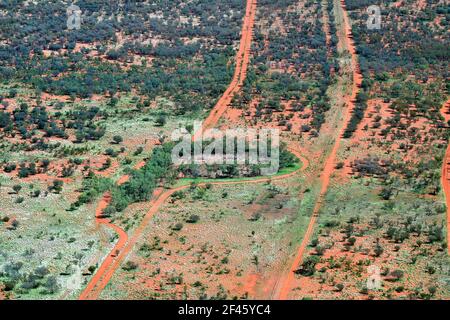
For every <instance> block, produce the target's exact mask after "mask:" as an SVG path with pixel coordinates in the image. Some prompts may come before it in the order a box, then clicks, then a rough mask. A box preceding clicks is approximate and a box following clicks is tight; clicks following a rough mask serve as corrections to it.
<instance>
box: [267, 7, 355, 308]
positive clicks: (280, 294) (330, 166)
mask: <svg viewBox="0 0 450 320" xmlns="http://www.w3.org/2000/svg"><path fill="white" fill-rule="evenodd" d="M341 7H342V10H343V13H344V14H343V17H344V28H345V30H346V32H345V33H346V41H345V42H346V48H347V49H348V51H349V52H350V54H351V56H352V70H353V86H352V94H351V96H349V97H347V101H346V105H347V108H346V109H345V112H344V121H343V123H342V125H341V128H340V130H339V133H338V134H339V135H338V136H337V138H336V141H335V143H334V146H333V149H332V150H331V153H330V155H329V156H328V158H327V160H326V162H325V167H324V169H323V172H322V175H321V177H320V180H321V184H322V186H321V189H320V194H319V197H318V199H317V201H316V204H315V206H314V210H313V214H312V217H311V220H310V222H309V225H308V228H307V230H306V233H305V236H304V237H303V240H302V243H301V244H300V247H299V249H298V252H297V255H296V257H295V259H294V261H293V262H292V265H291V267H290V269H289V270H288V272H287V274H285V275H283V276H282V277H281V279H280V280H279V281H278V282H277V284H276V287H275V289H274V290H273V296H272V298H273V299H279V300H286V299H287V298H288V295H289V292H290V290H291V288H292V283H293V280H294V271H295V270H296V269H297V268H298V266H299V265H300V264H301V263H302V259H303V255H304V253H305V249H306V246H307V245H308V243H309V242H310V239H311V236H312V235H313V232H314V226H315V224H316V222H317V217H318V214H319V211H320V208H321V206H322V202H323V200H324V197H325V195H326V193H327V190H328V186H329V184H330V177H331V175H332V173H333V171H334V167H335V161H336V154H337V151H338V150H339V146H340V143H341V140H342V135H343V134H344V131H345V128H346V127H347V124H348V123H349V121H350V118H351V114H352V110H353V109H354V102H355V99H356V95H357V93H358V91H359V88H360V87H361V83H362V75H361V72H360V69H359V65H358V58H357V55H356V50H355V45H354V42H353V40H352V38H353V36H352V33H351V27H350V22H349V19H348V14H347V11H346V8H345V4H344V1H341Z"/></svg>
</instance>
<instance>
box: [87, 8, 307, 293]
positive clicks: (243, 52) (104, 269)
mask: <svg viewBox="0 0 450 320" xmlns="http://www.w3.org/2000/svg"><path fill="white" fill-rule="evenodd" d="M256 7H257V2H256V0H247V6H246V13H245V17H244V21H243V26H242V34H241V41H240V45H239V50H238V53H237V55H236V58H235V59H236V65H235V72H234V75H233V79H232V81H231V83H230V84H229V86H228V88H227V89H226V91H225V93H224V94H223V95H222V97H221V98H220V99H219V101H218V102H217V104H216V105H215V107H214V108H213V109H212V110H211V113H210V114H209V116H208V117H207V118H206V120H205V121H204V123H203V126H202V128H201V129H200V130H198V131H197V132H196V133H195V134H194V137H193V139H194V140H196V139H197V138H199V137H200V136H201V135H202V133H203V131H204V129H206V128H210V127H213V126H214V125H216V124H217V122H218V121H219V119H220V117H221V116H222V115H223V113H224V112H225V111H226V110H227V107H228V105H229V104H230V102H231V100H232V98H233V95H234V94H235V93H236V92H238V91H239V89H240V88H241V87H242V84H243V82H244V80H245V77H246V75H247V68H248V63H249V60H250V49H251V43H252V35H253V26H254V21H255V16H256ZM300 159H301V160H302V159H304V158H300ZM302 161H303V160H302ZM305 161H306V160H305ZM304 163H307V162H304ZM305 168H306V166H305V165H303V167H302V168H301V169H302V170H304V169H305ZM293 174H295V172H294V173H290V174H287V175H285V176H283V177H281V176H280V177H277V178H279V179H281V178H287V177H288V176H291V175H293ZM128 179H129V177H127V176H123V177H121V178H120V179H119V183H125V182H126V181H128ZM268 180H270V178H268V179H258V180H254V181H240V182H236V183H260V182H265V181H268ZM214 184H235V183H234V182H217V183H214ZM185 188H187V186H183V187H179V188H175V189H171V190H168V191H166V192H164V193H162V190H161V189H158V190H156V191H155V194H154V196H156V200H154V201H152V203H151V205H152V208H151V209H150V210H149V211H148V213H147V214H146V215H145V217H144V219H143V220H142V222H141V224H140V225H139V226H138V228H137V229H136V230H135V232H134V234H133V236H132V237H131V238H130V240H129V241H127V234H126V233H125V232H124V231H123V230H122V229H121V228H120V227H118V226H116V225H113V224H111V223H110V221H109V220H108V219H102V220H100V221H99V220H98V218H97V222H98V223H102V224H105V225H107V226H108V227H111V228H113V229H114V230H116V232H117V233H118V234H119V241H118V243H117V244H116V246H115V247H114V248H113V250H112V253H111V254H110V255H108V257H107V258H106V259H105V260H104V261H103V263H102V265H101V266H100V268H99V269H98V270H97V272H96V273H95V275H94V277H93V278H92V279H91V281H90V282H89V284H88V285H87V287H86V288H85V290H84V291H83V292H82V294H81V295H80V298H79V299H80V300H86V299H97V298H98V296H99V295H100V293H101V292H102V291H103V289H104V288H105V286H106V285H107V284H108V282H109V280H110V279H111V277H112V276H113V274H114V272H115V271H116V270H117V268H118V267H119V266H120V263H121V262H122V261H123V260H124V258H125V257H126V256H127V255H128V253H129V252H130V250H131V249H132V248H133V246H134V244H135V243H136V241H137V240H138V239H139V237H140V236H141V234H142V232H143V231H144V229H145V227H146V226H147V225H148V223H149V222H150V220H151V219H152V217H153V215H154V214H155V213H156V212H157V211H158V209H159V207H160V206H161V205H162V204H163V203H164V202H165V201H166V200H167V199H168V198H169V197H170V196H171V195H172V194H173V193H174V192H176V191H179V190H183V189H185ZM105 197H107V195H105V196H104V198H103V199H102V201H101V202H100V204H99V208H97V216H98V215H99V212H100V213H101V211H102V210H103V209H104V208H102V207H106V206H107V203H108V202H107V201H108V199H107V198H105ZM125 243H127V245H126V247H125V248H124V249H123V250H122V248H123V246H124V244H125ZM116 253H117V257H115V255H116Z"/></svg>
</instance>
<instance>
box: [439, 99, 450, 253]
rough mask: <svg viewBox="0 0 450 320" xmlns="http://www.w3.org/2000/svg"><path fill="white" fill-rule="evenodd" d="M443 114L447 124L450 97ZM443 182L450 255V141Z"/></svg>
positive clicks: (443, 169)
mask: <svg viewBox="0 0 450 320" xmlns="http://www.w3.org/2000/svg"><path fill="white" fill-rule="evenodd" d="M441 114H442V116H443V117H444V119H445V122H446V124H447V122H448V121H449V120H450V99H449V100H447V102H446V103H445V104H444V105H443V107H442V108H441ZM441 183H442V188H443V190H444V195H445V201H446V204H447V254H448V255H450V143H449V144H448V146H447V151H446V153H445V156H444V160H443V163H442V174H441Z"/></svg>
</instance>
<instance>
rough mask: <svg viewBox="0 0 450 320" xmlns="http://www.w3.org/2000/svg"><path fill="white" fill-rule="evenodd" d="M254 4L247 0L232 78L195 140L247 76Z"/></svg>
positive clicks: (252, 1)
mask: <svg viewBox="0 0 450 320" xmlns="http://www.w3.org/2000/svg"><path fill="white" fill-rule="evenodd" d="M256 6H257V2H256V0H247V7H246V11H245V17H244V21H243V25H242V31H241V41H240V45H239V50H238V52H237V54H236V58H235V59H236V62H235V63H236V65H235V70H234V75H233V79H232V80H231V83H230V84H229V85H228V88H227V89H226V90H225V92H224V94H223V95H222V96H221V97H220V99H219V100H218V101H217V103H216V105H215V106H214V108H213V109H212V110H211V112H210V113H209V115H208V117H207V118H206V119H205V120H204V121H203V127H202V130H198V131H197V132H196V133H195V134H194V137H193V139H194V140H197V139H198V138H199V137H200V136H201V134H202V132H203V131H204V130H205V129H207V128H211V127H214V126H215V125H216V124H217V122H218V121H219V119H220V118H221V117H222V115H223V114H224V112H225V111H226V110H227V107H228V106H229V105H230V103H231V100H232V99H233V96H234V94H235V93H237V92H238V91H239V90H240V88H241V87H242V85H243V84H244V80H245V77H246V76H247V69H248V63H249V61H250V49H251V46H252V36H253V26H254V24H255V16H256Z"/></svg>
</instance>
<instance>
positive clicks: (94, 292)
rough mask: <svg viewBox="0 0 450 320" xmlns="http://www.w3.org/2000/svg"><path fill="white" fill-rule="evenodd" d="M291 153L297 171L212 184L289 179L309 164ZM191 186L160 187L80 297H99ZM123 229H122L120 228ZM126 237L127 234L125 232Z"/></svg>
mask: <svg viewBox="0 0 450 320" xmlns="http://www.w3.org/2000/svg"><path fill="white" fill-rule="evenodd" d="M288 149H289V151H290V152H291V153H293V154H294V155H295V156H296V157H297V158H299V159H300V161H301V162H302V164H303V165H302V167H301V168H299V169H297V170H296V171H293V172H290V173H287V174H284V175H280V176H274V177H267V178H258V179H249V180H239V181H218V182H210V184H212V185H236V184H256V183H264V182H268V181H277V180H283V179H287V178H289V177H292V176H294V175H296V174H298V173H299V172H302V171H304V170H306V168H308V166H309V161H308V159H306V158H305V157H303V156H302V155H301V154H300V153H299V152H298V151H297V149H296V148H295V149H294V148H288ZM206 184H207V183H199V184H198V186H200V187H202V186H206ZM189 187H190V186H189V185H185V186H180V187H177V188H173V189H170V190H167V191H165V192H162V191H163V190H162V189H158V190H157V191H156V194H155V198H156V199H155V200H153V201H151V202H150V205H151V208H150V210H149V211H148V212H147V213H146V215H145V216H144V219H143V220H142V221H141V223H140V224H139V226H138V227H137V228H136V230H135V231H134V233H133V235H132V236H131V237H130V239H129V240H128V241H127V242H126V246H125V247H124V246H123V245H122V244H121V245H120V246H119V244H117V245H116V246H115V247H114V249H113V250H112V251H111V252H112V254H110V255H109V256H108V258H107V259H105V260H104V261H103V263H102V265H101V267H100V268H99V269H98V271H97V273H96V274H95V275H94V277H93V278H92V279H91V281H90V283H89V284H88V286H87V287H86V289H85V290H84V292H83V294H82V295H81V296H80V299H82V300H85V299H90V300H94V299H97V298H98V297H99V296H100V294H101V292H102V291H103V289H104V288H105V287H106V285H107V284H108V282H109V281H110V279H111V278H112V276H113V275H114V273H115V271H116V270H117V268H118V267H120V265H121V263H122V262H123V260H124V259H125V258H126V257H127V256H128V254H129V253H130V251H131V250H132V249H133V247H134V245H135V244H136V242H137V241H138V240H139V238H140V237H141V236H142V233H143V232H144V230H145V228H146V227H147V225H148V224H149V222H150V221H151V219H152V218H153V216H154V214H155V213H157V212H158V210H159V208H160V207H161V205H163V204H164V203H165V202H166V200H167V199H169V197H170V196H172V194H174V193H175V192H177V191H182V190H185V189H188V188H189ZM109 225H110V226H114V225H112V224H109ZM114 228H115V229H117V228H118V229H120V228H119V227H117V226H114ZM120 230H121V229H120ZM125 237H126V234H125ZM117 249H119V250H120V252H119V253H118V254H117V257H114V253H116V252H117V251H116V250H117Z"/></svg>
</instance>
